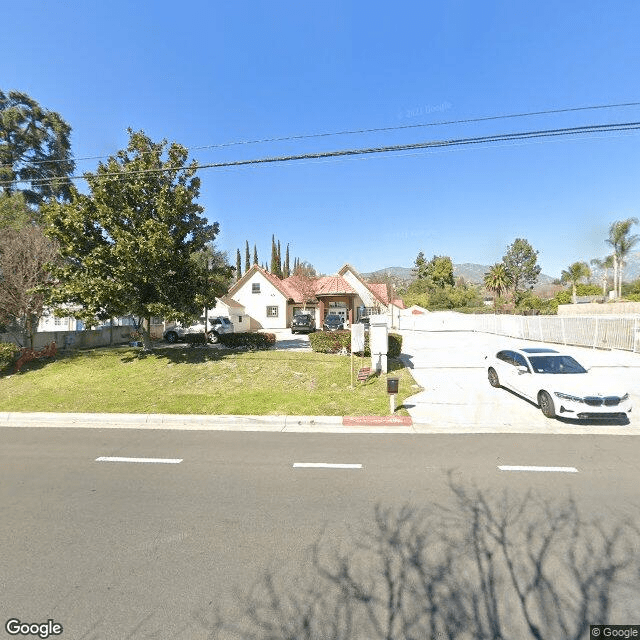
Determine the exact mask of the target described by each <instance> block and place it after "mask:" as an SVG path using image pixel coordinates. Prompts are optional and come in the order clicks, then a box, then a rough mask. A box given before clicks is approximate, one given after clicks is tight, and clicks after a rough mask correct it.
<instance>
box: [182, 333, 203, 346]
mask: <svg viewBox="0 0 640 640" xmlns="http://www.w3.org/2000/svg"><path fill="white" fill-rule="evenodd" d="M184 341H185V342H186V343H187V344H190V345H191V346H192V347H195V345H197V344H207V336H205V335H204V333H187V334H185V336H184Z"/></svg>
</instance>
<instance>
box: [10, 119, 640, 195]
mask: <svg viewBox="0 0 640 640" xmlns="http://www.w3.org/2000/svg"><path fill="white" fill-rule="evenodd" d="M637 129H640V122H620V123H609V124H596V125H585V126H581V127H568V128H562V129H543V130H538V131H523V132H516V133H501V134H495V135H490V136H478V137H473V138H457V139H451V140H431V141H427V142H416V143H412V144H397V145H389V146H383V147H369V148H363V149H339V150H336V151H323V152H318V153H304V154H297V155H288V156H273V157H266V158H255V159H250V160H233V161H229V162H211V163H206V164H199V163H191V164H190V165H179V166H171V167H161V168H158V169H139V170H133V171H117V172H103V173H100V174H93V176H92V177H94V178H100V179H105V178H125V177H127V176H132V175H146V174H157V173H166V172H170V171H182V170H186V169H195V170H198V169H217V168H222V167H239V166H246V165H257V164H271V163H279V162H293V161H296V160H315V159H320V158H336V157H344V156H358V155H365V154H376V153H392V152H396V151H408V150H414V149H433V148H440V147H451V146H463V145H475V144H484V143H495V142H510V141H514V140H529V139H534V138H551V137H561V136H575V135H580V134H589V133H603V132H611V131H633V130H637ZM65 179H66V180H83V179H85V178H84V176H82V175H76V176H69V177H67V178H63V179H62V180H65ZM60 180H61V179H58V180H55V181H56V182H59V181H60ZM23 182H24V183H30V184H32V185H34V186H35V185H41V184H47V183H49V182H51V180H50V179H42V180H12V181H2V182H0V186H8V185H11V184H18V183H23Z"/></svg>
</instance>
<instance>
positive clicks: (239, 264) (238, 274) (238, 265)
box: [236, 249, 242, 280]
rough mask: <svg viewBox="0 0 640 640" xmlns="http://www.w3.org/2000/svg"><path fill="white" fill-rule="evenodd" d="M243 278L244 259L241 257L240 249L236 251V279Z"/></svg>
mask: <svg viewBox="0 0 640 640" xmlns="http://www.w3.org/2000/svg"><path fill="white" fill-rule="evenodd" d="M240 278H242V259H241V258H240V249H238V251H237V252H236V280H240Z"/></svg>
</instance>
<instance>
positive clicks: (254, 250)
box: [253, 243, 258, 264]
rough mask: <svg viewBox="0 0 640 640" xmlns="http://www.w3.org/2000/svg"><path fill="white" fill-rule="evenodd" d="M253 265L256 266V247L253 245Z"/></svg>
mask: <svg viewBox="0 0 640 640" xmlns="http://www.w3.org/2000/svg"><path fill="white" fill-rule="evenodd" d="M253 264H258V250H257V249H256V245H255V243H254V245H253Z"/></svg>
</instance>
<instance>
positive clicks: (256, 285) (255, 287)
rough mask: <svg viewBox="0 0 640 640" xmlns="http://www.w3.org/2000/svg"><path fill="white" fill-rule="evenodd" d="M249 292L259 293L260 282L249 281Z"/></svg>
mask: <svg viewBox="0 0 640 640" xmlns="http://www.w3.org/2000/svg"><path fill="white" fill-rule="evenodd" d="M251 293H260V283H259V282H252V283H251Z"/></svg>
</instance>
